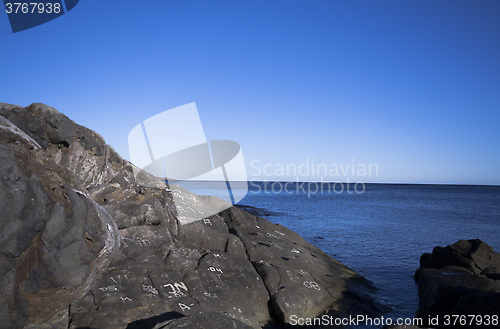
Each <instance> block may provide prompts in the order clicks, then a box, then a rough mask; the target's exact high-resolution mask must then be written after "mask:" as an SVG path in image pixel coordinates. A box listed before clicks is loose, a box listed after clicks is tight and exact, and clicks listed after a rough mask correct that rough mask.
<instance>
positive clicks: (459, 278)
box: [415, 240, 500, 328]
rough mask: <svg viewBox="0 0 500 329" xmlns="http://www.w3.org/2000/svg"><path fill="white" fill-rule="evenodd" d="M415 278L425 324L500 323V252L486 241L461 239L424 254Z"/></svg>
mask: <svg viewBox="0 0 500 329" xmlns="http://www.w3.org/2000/svg"><path fill="white" fill-rule="evenodd" d="M415 280H416V281H417V283H418V292H419V297H420V303H419V307H418V310H417V314H416V317H419V318H422V319H423V320H424V324H425V325H428V326H431V327H438V328H450V326H451V327H453V326H455V327H464V323H465V327H468V328H483V327H484V328H492V327H497V326H500V319H499V316H500V253H498V252H495V251H494V250H493V248H491V247H490V246H488V245H487V244H486V243H484V242H483V241H481V240H460V241H458V242H457V243H455V244H453V245H450V246H447V247H444V248H443V247H436V248H434V250H433V251H432V254H423V255H422V257H421V258H420V268H419V269H418V270H417V271H416V273H415ZM429 319H437V320H438V321H435V320H434V321H433V322H432V323H429V322H430V321H429ZM454 322H456V323H455V325H453V323H454Z"/></svg>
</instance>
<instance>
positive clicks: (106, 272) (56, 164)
mask: <svg viewBox="0 0 500 329" xmlns="http://www.w3.org/2000/svg"><path fill="white" fill-rule="evenodd" d="M0 115H1V116H0V119H1V120H2V121H1V125H2V127H4V128H2V129H0V138H1V143H0V161H1V163H0V171H3V174H2V177H7V178H6V179H4V180H3V181H2V182H1V184H3V185H2V186H1V190H0V192H1V193H2V194H1V202H2V209H3V210H4V211H3V215H2V217H0V218H1V221H2V223H1V224H2V225H3V227H5V229H4V230H3V231H2V235H1V236H0V274H1V280H2V285H1V286H0V290H1V294H0V320H1V321H0V328H11V327H14V328H22V327H26V328H28V327H29V328H31V327H33V326H35V327H36V326H45V327H63V328H75V329H76V328H82V327H88V328H153V327H155V326H156V327H157V328H174V327H176V328H177V327H179V328H184V327H186V328H188V327H189V328H197V327H200V328H201V326H205V327H206V328H223V327H231V328H247V327H252V328H261V327H269V328H271V327H273V328H280V327H283V326H285V325H287V324H290V317H291V316H292V315H294V316H296V317H304V318H306V317H307V318H312V317H317V316H319V315H320V314H324V313H327V312H328V314H334V315H335V316H338V317H342V316H347V315H349V314H352V315H358V314H364V315H369V316H372V317H373V316H377V315H379V314H381V313H384V312H386V311H387V310H388V308H387V307H386V306H385V305H384V304H383V303H381V302H379V301H378V299H377V298H376V295H375V292H376V288H375V287H374V286H373V285H372V284H371V283H370V282H369V281H368V280H366V279H364V278H363V277H361V276H359V275H358V274H357V273H356V272H354V271H353V270H351V269H349V268H347V267H346V266H344V265H342V264H341V263H339V262H337V261H336V260H334V259H333V258H331V257H329V256H328V255H326V254H325V253H324V252H323V251H321V250H320V249H318V248H316V247H314V246H313V245H311V244H309V243H308V242H306V241H305V240H304V239H303V238H301V237H300V236H299V235H298V234H296V233H295V232H293V231H290V230H288V229H287V228H285V227H283V226H281V225H277V224H273V223H271V222H269V221H267V220H265V219H263V218H260V217H256V216H254V215H252V214H250V213H248V212H246V211H244V210H242V209H239V208H237V207H230V208H228V209H226V210H224V211H222V212H220V213H218V214H216V215H212V216H209V217H205V218H202V219H197V218H190V217H189V214H186V213H183V214H179V213H177V210H176V209H178V208H176V207H175V205H174V203H173V198H172V193H176V195H179V196H180V199H182V202H183V203H182V207H183V208H185V209H191V210H193V211H197V212H204V211H205V210H207V212H208V210H210V209H224V208H225V207H226V205H225V204H224V201H222V200H219V199H217V198H214V197H204V196H197V195H194V194H192V193H190V192H189V191H187V190H184V189H182V188H180V187H177V186H174V185H172V186H169V185H168V184H166V183H165V181H163V180H162V179H159V178H156V177H154V176H151V175H149V174H147V173H145V172H143V171H141V170H139V169H138V168H137V167H135V166H134V165H133V164H131V163H130V162H128V161H126V160H124V159H122V158H121V157H120V156H119V155H118V154H117V153H116V152H115V151H114V150H113V149H112V148H111V147H110V146H108V145H106V144H105V143H104V140H103V139H102V137H100V136H99V135H98V134H96V133H95V132H93V131H91V130H89V129H87V128H85V127H82V126H79V125H77V124H76V123H74V122H73V121H71V120H70V119H69V118H67V117H66V116H64V115H63V114H61V113H59V112H58V111H56V110H55V109H53V108H51V107H48V106H46V105H43V104H32V105H31V106H29V107H26V108H21V107H18V106H13V105H8V104H0ZM212 213H214V212H212ZM117 228H118V229H119V230H118V233H117ZM119 242H120V243H119ZM109 261H110V263H109V266H107V267H106V265H107V262H109ZM490 272H492V273H493V274H494V273H496V272H495V270H493V269H491V270H490ZM82 295H83V296H82ZM50 298H53V299H50ZM54 298H55V299H54ZM70 304H71V305H70ZM61 311H62V312H61Z"/></svg>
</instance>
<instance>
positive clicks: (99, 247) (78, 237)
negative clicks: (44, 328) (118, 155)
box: [0, 106, 119, 328]
mask: <svg viewBox="0 0 500 329" xmlns="http://www.w3.org/2000/svg"><path fill="white" fill-rule="evenodd" d="M13 109H14V107H11V106H2V113H4V112H8V111H11V110H13ZM30 127H31V129H33V130H36V129H35V126H30ZM38 141H41V140H38ZM38 141H37V140H35V139H33V138H32V137H30V136H29V135H28V134H26V133H24V132H23V131H22V130H20V129H19V128H18V127H16V126H15V125H14V124H13V123H12V122H10V121H9V120H7V119H6V118H5V116H0V177H2V179H1V180H0V227H1V228H2V231H1V233H0V280H1V282H2V283H1V285H0V326H1V327H2V328H12V327H15V328H19V327H23V326H24V325H26V324H28V323H36V322H45V321H47V320H49V319H50V317H51V316H53V315H54V314H56V313H57V312H58V311H61V309H66V308H67V307H68V305H69V303H71V302H72V301H74V300H75V299H77V298H79V297H81V296H82V295H83V294H84V293H86V292H87V291H88V289H89V287H90V285H91V283H92V279H93V278H94V277H95V275H96V274H98V273H100V272H102V270H103V269H104V268H105V267H106V265H107V264H108V263H109V261H110V259H111V256H112V254H113V252H114V250H115V249H117V247H118V245H119V239H118V234H117V228H116V225H115V223H114V221H113V219H112V218H111V216H110V215H109V214H108V213H107V212H106V211H105V210H104V209H103V208H102V206H100V205H99V204H98V203H96V202H95V201H94V200H93V199H92V198H91V197H90V196H89V195H88V193H87V190H86V188H85V187H84V186H82V185H81V184H80V183H79V182H78V181H77V180H75V179H74V178H73V176H72V175H71V172H70V171H68V170H66V169H65V168H64V167H61V166H59V165H58V164H57V163H56V161H54V159H52V158H51V157H50V156H48V155H47V153H46V151H45V150H44V149H43V148H42V146H41V145H40V143H39V142H38ZM42 144H43V143H42Z"/></svg>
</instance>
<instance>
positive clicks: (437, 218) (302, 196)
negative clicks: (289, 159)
mask: <svg viewBox="0 0 500 329" xmlns="http://www.w3.org/2000/svg"><path fill="white" fill-rule="evenodd" d="M273 184H274V185H273ZM300 184H301V183H288V185H287V186H286V188H287V190H286V191H285V183H280V182H275V183H272V182H267V183H266V182H259V183H256V182H251V183H249V191H248V194H247V195H246V197H245V198H244V199H243V200H242V201H240V202H239V204H243V205H250V206H254V207H259V208H264V209H267V210H269V211H271V212H272V215H270V216H267V217H266V218H267V219H268V220H270V221H271V222H274V223H279V224H281V225H284V226H286V227H288V228H289V229H291V230H293V231H295V232H297V233H299V234H300V235H301V236H302V237H304V238H305V239H306V240H307V241H309V242H310V243H312V244H314V245H316V246H317V247H319V248H320V249H322V250H323V251H325V252H326V253H327V254H329V255H330V256H332V257H333V258H335V259H337V260H338V261H340V262H342V263H343V264H345V265H347V266H349V267H351V268H352V269H354V270H355V271H357V272H358V273H360V274H362V275H363V276H365V277H366V278H367V279H369V280H371V281H372V282H374V283H375V285H376V286H377V287H378V288H379V289H380V291H379V292H378V296H379V297H380V298H381V299H382V300H383V301H384V302H386V303H387V304H388V305H390V306H391V307H392V308H393V311H392V312H391V313H389V314H387V316H390V317H391V318H393V319H396V318H411V317H413V316H414V315H415V311H416V309H417V307H418V292H417V285H416V283H415V282H414V280H413V277H412V276H413V274H414V273H415V270H416V269H417V268H418V267H419V260H420V256H421V255H422V254H423V253H426V252H427V253H429V252H432V249H433V248H434V247H435V246H446V245H449V244H453V243H455V242H457V241H458V240H460V239H481V240H483V241H485V242H486V243H487V244H489V245H490V246H492V247H493V248H494V249H495V250H496V251H500V186H457V185H397V184H365V185H364V189H363V187H362V186H361V185H358V186H357V192H356V191H354V186H353V185H352V184H350V185H349V191H347V185H345V184H344V185H343V187H344V190H343V191H342V192H340V185H338V186H336V187H335V188H336V192H334V191H333V189H332V188H333V184H323V185H319V183H318V184H317V185H316V186H315V185H314V183H311V184H309V185H308V183H304V184H303V185H300ZM321 187H323V190H322V191H321ZM312 192H315V193H312ZM349 192H350V193H349ZM217 193H218V192H217V191H216V190H214V189H210V188H208V187H207V189H206V191H205V193H202V194H211V195H217Z"/></svg>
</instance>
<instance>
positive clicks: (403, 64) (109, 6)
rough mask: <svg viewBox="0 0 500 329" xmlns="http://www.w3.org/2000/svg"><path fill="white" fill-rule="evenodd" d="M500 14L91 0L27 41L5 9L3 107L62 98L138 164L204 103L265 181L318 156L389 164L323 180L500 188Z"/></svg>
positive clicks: (369, 5)
mask: <svg viewBox="0 0 500 329" xmlns="http://www.w3.org/2000/svg"><path fill="white" fill-rule="evenodd" d="M499 17H500V2H499V1H495V0H481V1H472V0H470V1H459V0H456V1H451V0H448V1H442V0H436V1H416V0H407V1H400V0H397V1H390V0H369V1H359V0H352V1H335V0H328V1H310V0H308V1H305V0H304V1H297V0H286V1H279V0H263V1H260V0H253V1H240V0H238V1H235V0H229V1H217V0H213V1H212V0H211V1H207V0H203V1H191V0H183V1H170V0H168V1H167V0H165V1H160V0H148V1H139V0H121V1H99V0H83V1H80V3H79V4H78V5H77V6H76V7H75V8H74V9H73V10H72V11H70V12H69V13H67V14H65V15H63V16H61V17H60V18H58V19H55V20H53V21H51V22H48V23H46V24H44V25H41V26H38V27H35V28H33V29H30V30H26V31H23V32H19V33H15V34H13V33H12V32H11V30H10V26H9V22H8V18H7V15H6V14H0V45H1V51H0V76H1V77H2V79H1V81H2V82H1V84H0V101H1V102H6V103H13V104H18V105H22V106H27V105H29V104H30V103H34V102H42V103H46V104H48V105H51V106H53V107H55V108H56V109H58V110H59V111H61V112H63V113H65V114H66V115H68V116H69V117H70V118H71V119H73V120H75V121H76V122H78V123H80V124H82V125H85V126H87V127H90V128H91V129H94V130H95V131H97V132H98V133H100V134H101V135H102V136H104V138H105V139H106V141H107V142H108V143H109V144H111V145H112V146H114V147H115V149H116V150H117V151H118V152H119V153H120V154H121V155H122V156H123V157H125V158H128V157H129V155H128V146H127V136H128V133H129V132H130V130H131V129H132V128H133V127H134V126H136V125H137V124H138V123H140V122H141V121H143V120H145V119H147V118H149V117H151V116H153V115H155V114H158V113H160V112H162V111H165V110H168V109H170V108H174V107H177V106H180V105H184V104H188V103H191V102H196V105H197V107H198V111H199V114H200V117H201V120H202V122H203V127H204V131H205V135H206V137H207V138H208V139H229V140H234V141H237V142H238V143H240V145H241V147H242V150H243V155H244V158H245V162H246V163H247V170H248V173H249V175H250V176H251V177H254V178H255V176H256V173H257V171H258V170H257V169H255V168H254V167H258V168H260V169H262V168H263V166H264V165H266V164H269V165H270V166H268V167H267V168H274V169H276V168H278V167H279V166H280V165H283V166H286V165H293V164H295V165H296V166H299V165H301V164H306V163H307V162H308V161H309V163H310V164H311V163H313V162H314V163H315V164H325V165H327V166H330V167H331V166H332V165H337V166H340V165H342V166H344V168H345V167H346V166H347V165H353V164H354V165H356V166H358V165H366V166H368V165H369V164H376V165H377V167H378V175H373V174H372V175H371V176H364V177H359V176H358V177H356V175H354V176H353V175H349V174H348V175H347V176H342V175H341V176H342V177H340V176H339V177H330V176H328V175H327V177H324V180H333V181H339V180H345V179H346V178H349V179H350V180H354V181H363V182H405V183H454V184H500V172H499V170H498V168H499V164H500V129H499V124H500V19H499ZM168 139H169V136H168V127H166V141H167V142H168ZM252 161H254V162H253V166H251V165H250V163H252ZM356 168H358V167H356ZM268 172H269V170H268ZM271 172H272V170H271ZM260 176H261V178H262V179H264V178H266V179H280V180H287V179H290V180H295V177H294V176H293V175H291V176H289V177H283V176H280V175H278V176H276V175H274V176H275V177H267V176H266V177H264V175H262V174H261V175H260ZM319 179H320V177H319V176H314V175H312V174H309V175H308V176H307V177H306V178H304V177H302V178H301V180H319Z"/></svg>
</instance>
